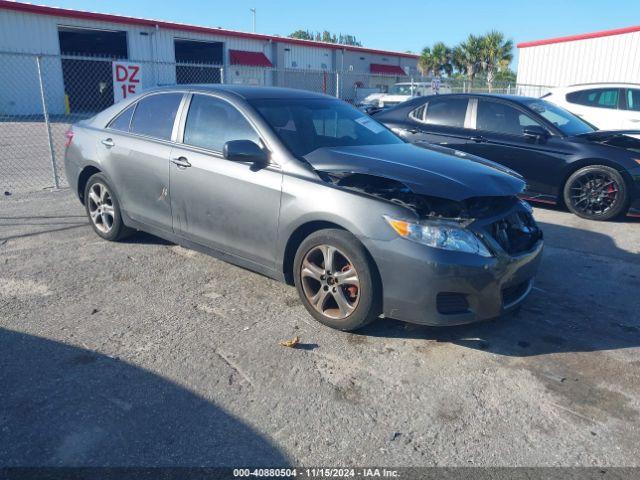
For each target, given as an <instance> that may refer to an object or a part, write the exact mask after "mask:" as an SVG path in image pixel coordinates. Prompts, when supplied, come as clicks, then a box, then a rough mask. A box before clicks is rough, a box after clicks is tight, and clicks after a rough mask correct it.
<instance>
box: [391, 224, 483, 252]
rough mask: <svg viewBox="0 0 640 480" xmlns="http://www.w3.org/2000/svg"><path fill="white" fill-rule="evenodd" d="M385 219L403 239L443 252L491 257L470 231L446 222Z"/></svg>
mask: <svg viewBox="0 0 640 480" xmlns="http://www.w3.org/2000/svg"><path fill="white" fill-rule="evenodd" d="M384 219H385V220H386V221H387V222H388V223H389V225H391V228H393V229H394V230H395V232H396V233H397V234H398V235H400V236H401V237H403V238H406V239H407V240H412V241H414V242H417V243H421V244H423V245H427V246H429V247H433V248H440V249H442V250H452V251H456V252H466V253H474V254H476V255H480V256H482V257H491V256H492V255H491V252H490V251H489V250H488V249H487V247H486V246H485V244H484V243H482V241H481V240H480V239H479V238H478V237H477V236H476V235H475V234H474V233H473V232H471V231H470V230H467V229H466V228H464V227H462V226H460V225H455V224H452V223H445V222H432V223H431V222H430V223H413V222H407V221H406V220H398V219H395V218H391V217H388V216H386V215H385V216H384Z"/></svg>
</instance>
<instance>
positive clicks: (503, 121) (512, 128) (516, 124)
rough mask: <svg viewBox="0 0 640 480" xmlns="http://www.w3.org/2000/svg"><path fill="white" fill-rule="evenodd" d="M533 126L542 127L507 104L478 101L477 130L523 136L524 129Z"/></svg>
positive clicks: (481, 99) (480, 99) (482, 99)
mask: <svg viewBox="0 0 640 480" xmlns="http://www.w3.org/2000/svg"><path fill="white" fill-rule="evenodd" d="M532 125H538V126H542V125H540V123H538V122H536V121H535V120H534V119H533V118H531V117H530V116H528V115H526V114H524V113H522V112H521V111H520V110H518V109H517V108H514V107H512V106H511V105H508V104H506V103H502V102H494V101H492V100H486V99H484V98H479V99H478V114H477V117H476V128H477V129H478V130H485V131H487V132H497V133H506V134H509V135H522V129H523V128H524V127H529V126H532Z"/></svg>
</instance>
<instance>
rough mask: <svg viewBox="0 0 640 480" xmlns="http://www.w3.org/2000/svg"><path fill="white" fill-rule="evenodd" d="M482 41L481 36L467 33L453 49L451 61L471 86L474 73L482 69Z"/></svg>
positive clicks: (474, 76)
mask: <svg viewBox="0 0 640 480" xmlns="http://www.w3.org/2000/svg"><path fill="white" fill-rule="evenodd" d="M482 42H483V39H482V37H478V36H476V35H469V36H468V37H467V39H466V40H465V41H464V42H462V43H460V44H459V45H458V46H456V47H455V48H454V49H453V54H452V63H453V65H454V66H455V68H456V69H457V70H458V71H459V72H460V73H462V74H464V75H466V76H467V80H469V83H470V86H471V87H473V82H474V80H475V78H476V75H477V74H478V73H479V72H480V71H481V70H482V59H483V57H482V45H483V43H482Z"/></svg>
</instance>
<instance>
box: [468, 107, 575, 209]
mask: <svg viewBox="0 0 640 480" xmlns="http://www.w3.org/2000/svg"><path fill="white" fill-rule="evenodd" d="M475 124H476V134H475V136H474V137H473V140H472V141H471V142H469V143H468V144H467V145H466V146H465V147H464V148H463V149H464V150H466V151H467V152H469V153H472V154H474V155H478V156H480V157H484V158H487V159H489V160H492V161H494V162H496V163H500V164H501V165H504V166H506V167H509V168H511V169H512V170H515V171H516V172H518V173H519V174H520V175H522V176H523V177H524V178H525V181H526V182H527V190H528V191H530V192H535V193H542V194H545V195H551V196H554V197H555V196H556V195H557V194H558V193H559V192H558V188H557V186H555V185H559V184H560V182H559V180H558V181H557V182H556V181H551V180H552V179H559V178H560V177H561V176H562V172H563V169H564V166H565V164H566V163H565V161H566V158H567V157H568V156H569V154H570V152H569V151H568V149H567V147H566V145H564V143H563V142H562V140H560V139H559V138H557V137H554V136H551V135H550V136H549V137H548V138H546V139H534V138H531V137H527V136H525V135H524V134H523V129H524V128H525V127H527V126H539V127H542V128H544V127H543V126H542V125H540V123H539V122H537V121H536V120H534V119H533V118H531V117H530V116H528V115H527V114H526V113H524V112H523V111H521V110H519V109H517V108H515V107H513V106H512V105H510V104H508V103H507V102H502V101H499V100H494V99H486V98H478V99H477V114H476V122H475Z"/></svg>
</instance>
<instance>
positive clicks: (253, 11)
mask: <svg viewBox="0 0 640 480" xmlns="http://www.w3.org/2000/svg"><path fill="white" fill-rule="evenodd" d="M250 10H251V14H252V15H253V33H256V9H255V8H251V9H250Z"/></svg>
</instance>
